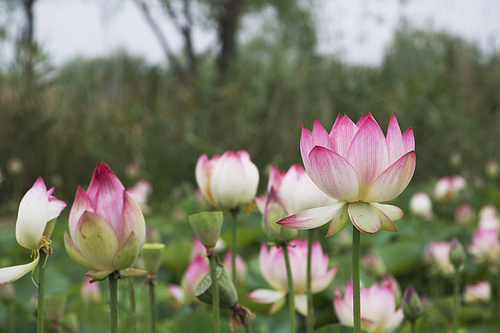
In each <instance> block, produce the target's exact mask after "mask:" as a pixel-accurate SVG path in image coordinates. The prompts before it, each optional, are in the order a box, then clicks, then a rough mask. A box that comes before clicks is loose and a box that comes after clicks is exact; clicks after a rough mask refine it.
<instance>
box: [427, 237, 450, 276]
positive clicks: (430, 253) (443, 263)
mask: <svg viewBox="0 0 500 333" xmlns="http://www.w3.org/2000/svg"><path fill="white" fill-rule="evenodd" d="M424 260H425V261H426V262H427V263H428V264H429V265H430V273H431V274H436V273H439V274H441V275H442V276H444V277H449V276H450V275H451V274H453V272H454V271H455V268H454V267H453V264H452V263H451V261H450V243H448V242H430V243H429V244H427V246H426V247H425V249H424Z"/></svg>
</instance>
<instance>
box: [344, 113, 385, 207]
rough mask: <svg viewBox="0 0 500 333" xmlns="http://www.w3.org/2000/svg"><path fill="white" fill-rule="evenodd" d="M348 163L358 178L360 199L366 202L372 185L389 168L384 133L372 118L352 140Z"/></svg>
mask: <svg viewBox="0 0 500 333" xmlns="http://www.w3.org/2000/svg"><path fill="white" fill-rule="evenodd" d="M348 161H349V162H350V164H351V165H352V166H353V167H354V170H355V171H356V174H357V176H358V184H359V194H358V198H359V199H360V200H364V199H365V197H366V195H367V194H368V191H369V190H370V187H371V185H372V183H373V182H374V181H375V179H376V178H377V177H378V176H379V175H380V174H381V173H382V172H383V171H384V170H385V169H386V168H387V166H388V161H389V153H388V151H387V143H386V142H385V137H384V133H382V130H381V129H380V127H379V126H378V125H377V124H376V123H375V121H373V120H372V119H371V118H369V119H367V120H366V121H365V122H364V123H363V125H362V126H361V128H360V129H359V130H358V132H357V133H356V135H355V136H354V138H353V139H352V143H351V146H350V147H349V154H348Z"/></svg>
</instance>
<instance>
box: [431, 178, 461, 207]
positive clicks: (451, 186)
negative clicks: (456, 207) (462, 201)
mask: <svg viewBox="0 0 500 333" xmlns="http://www.w3.org/2000/svg"><path fill="white" fill-rule="evenodd" d="M466 186H467V181H466V180H465V178H464V177H462V176H459V175H458V176H452V177H443V178H440V179H439V180H438V181H437V183H436V186H435V187H434V197H435V198H436V199H437V200H441V201H448V200H452V199H453V198H455V197H456V196H457V194H458V192H459V191H460V190H462V189H464V188H465V187H466Z"/></svg>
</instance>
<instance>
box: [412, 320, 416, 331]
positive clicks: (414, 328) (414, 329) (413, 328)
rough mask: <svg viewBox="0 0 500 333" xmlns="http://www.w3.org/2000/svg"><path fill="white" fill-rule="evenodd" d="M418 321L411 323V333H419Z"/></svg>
mask: <svg viewBox="0 0 500 333" xmlns="http://www.w3.org/2000/svg"><path fill="white" fill-rule="evenodd" d="M416 323H417V321H416V320H412V321H411V333H417V324H416Z"/></svg>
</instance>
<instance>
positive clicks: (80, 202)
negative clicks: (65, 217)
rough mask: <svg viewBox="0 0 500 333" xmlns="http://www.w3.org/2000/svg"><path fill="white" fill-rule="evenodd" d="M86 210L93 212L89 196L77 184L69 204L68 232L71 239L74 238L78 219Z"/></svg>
mask: <svg viewBox="0 0 500 333" xmlns="http://www.w3.org/2000/svg"><path fill="white" fill-rule="evenodd" d="M86 211H87V212H91V213H94V212H95V210H94V208H93V207H92V203H91V201H90V198H89V196H88V195H87V193H86V192H85V191H84V190H83V189H82V188H81V187H80V186H78V189H77V190H76V196H75V201H74V202H73V206H71V210H70V212H69V234H70V235H71V238H72V239H75V238H76V226H77V225H78V221H80V218H81V217H82V214H83V213H84V212H86Z"/></svg>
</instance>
